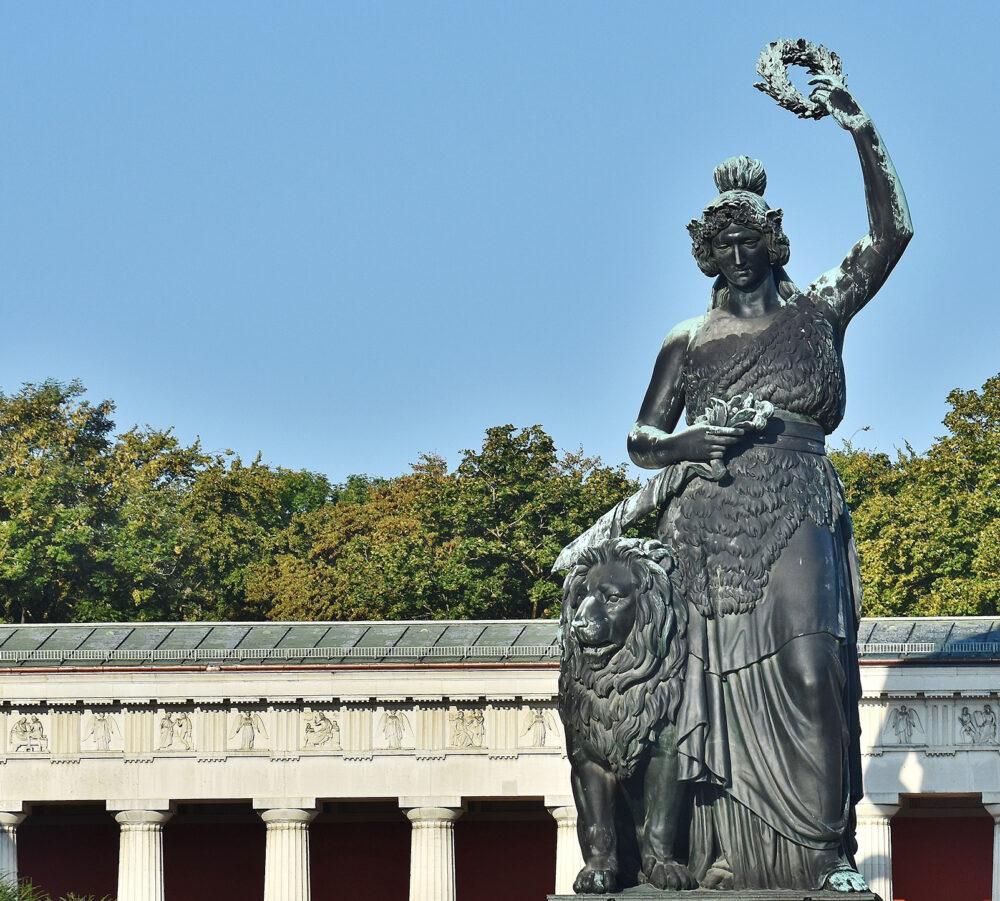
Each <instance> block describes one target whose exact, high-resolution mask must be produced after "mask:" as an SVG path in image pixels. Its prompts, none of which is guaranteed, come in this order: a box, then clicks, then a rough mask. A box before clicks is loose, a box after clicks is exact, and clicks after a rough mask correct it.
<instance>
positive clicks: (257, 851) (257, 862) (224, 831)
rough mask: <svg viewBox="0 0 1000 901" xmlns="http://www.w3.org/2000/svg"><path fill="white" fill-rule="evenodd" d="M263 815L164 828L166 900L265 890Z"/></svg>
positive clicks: (212, 899)
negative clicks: (248, 820)
mask: <svg viewBox="0 0 1000 901" xmlns="http://www.w3.org/2000/svg"><path fill="white" fill-rule="evenodd" d="M264 835H265V826H264V823H263V821H261V822H259V823H252V822H251V823H226V822H219V823H170V822H168V823H167V825H166V826H164V828H163V872H164V888H165V891H166V901H220V899H222V898H232V899H233V901H236V899H238V898H239V899H246V901H252V899H255V898H261V897H263V893H264V841H265V839H264Z"/></svg>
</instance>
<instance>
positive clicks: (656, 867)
mask: <svg viewBox="0 0 1000 901" xmlns="http://www.w3.org/2000/svg"><path fill="white" fill-rule="evenodd" d="M639 879H640V880H641V881H642V882H645V883H648V884H649V885H651V886H653V887H654V888H658V889H666V890H668V891H674V892H680V891H684V890H685V889H695V888H698V880H697V879H695V878H694V874H693V873H692V872H691V871H690V870H689V869H688V868H687V867H686V866H684V864H681V863H677V861H676V860H647V861H646V862H645V864H644V865H643V868H642V873H640V874H639Z"/></svg>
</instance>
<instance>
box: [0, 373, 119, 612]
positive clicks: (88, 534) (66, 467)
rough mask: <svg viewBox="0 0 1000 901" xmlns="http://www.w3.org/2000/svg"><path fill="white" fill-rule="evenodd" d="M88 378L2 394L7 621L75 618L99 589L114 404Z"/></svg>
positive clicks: (2, 575)
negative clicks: (88, 393) (96, 397)
mask: <svg viewBox="0 0 1000 901" xmlns="http://www.w3.org/2000/svg"><path fill="white" fill-rule="evenodd" d="M82 394H83V386H82V385H80V383H79V382H72V383H71V384H69V385H61V384H59V383H57V382H53V381H49V382H43V383H42V384H40V385H34V384H28V385H25V386H24V388H23V390H22V391H20V392H19V393H17V394H13V395H7V394H3V393H0V592H2V600H0V603H2V605H3V618H4V619H5V620H7V621H8V622H9V621H20V622H26V621H28V622H30V621H42V620H58V619H65V618H68V617H69V616H70V614H71V610H72V607H73V605H74V604H75V603H76V602H77V601H79V600H80V599H92V598H94V597H95V596H96V590H97V587H96V586H97V583H98V582H99V580H100V576H101V575H102V574H101V573H100V568H101V562H100V560H99V558H98V557H96V556H95V554H94V553H93V549H94V547H95V546H97V545H99V544H101V543H102V541H103V539H104V528H105V524H106V522H107V518H108V515H107V506H108V502H107V497H106V493H105V486H106V470H107V462H108V459H107V451H108V448H109V446H110V443H111V442H110V433H111V430H112V428H113V426H114V424H113V423H112V421H111V419H110V415H111V412H112V410H113V406H112V404H111V402H110V401H102V402H101V403H98V404H90V403H89V402H87V401H83V400H80V397H81V396H82Z"/></svg>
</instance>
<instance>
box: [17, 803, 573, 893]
mask: <svg viewBox="0 0 1000 901" xmlns="http://www.w3.org/2000/svg"><path fill="white" fill-rule="evenodd" d="M401 800H405V799H401ZM448 800H449V801H451V800H452V799H448ZM454 800H455V806H443V805H442V806H433V805H432V804H431V803H430V802H429V801H422V802H420V803H421V804H422V805H423V806H412V807H411V806H408V804H403V809H404V810H405V812H406V817H407V819H408V820H409V821H410V825H411V830H410V836H411V837H410V901H456V898H455V821H456V820H457V819H458V818H459V817H461V815H462V812H463V810H462V807H461V806H460V803H461V802H460V800H459V799H454ZM299 801H301V799H293V800H289V801H288V802H287V804H282V803H281V802H276V803H275V806H273V807H267V808H263V809H261V808H258V809H257V813H258V814H259V816H260V818H261V819H262V820H263V821H264V823H265V824H266V826H267V834H266V841H265V859H264V901H310V897H311V886H310V875H309V870H310V867H309V824H310V823H311V822H312V821H313V819H315V817H316V815H317V814H318V812H319V810H318V809H317V808H316V807H299V806H295V803H296V802H299ZM548 810H549V812H550V813H551V814H552V816H553V818H554V819H555V820H556V827H557V828H556V872H555V890H556V892H557V893H561V894H571V893H572V891H573V879H574V878H575V876H576V874H577V872H578V871H579V869H580V867H581V866H583V860H582V857H581V855H580V848H579V843H578V842H577V837H576V808H575V807H572V806H570V805H568V804H563V805H561V806H550V807H549V808H548ZM171 815H172V814H171V810H170V805H169V803H167V802H162V804H161V803H160V802H157V803H156V805H155V807H154V806H152V805H151V806H150V807H149V808H137V807H134V808H133V807H130V808H127V809H122V810H117V811H116V812H115V821H116V822H117V823H118V825H119V828H120V837H119V846H118V848H119V850H118V894H117V901H165V899H164V873H163V827H164V825H165V824H166V823H167V822H168V821H169V820H170V817H171ZM25 817H26V814H25V813H21V812H13V811H0V879H5V878H6V879H11V880H16V879H17V875H18V868H17V827H18V826H19V825H20V824H21V823H22V822H23V821H24V819H25Z"/></svg>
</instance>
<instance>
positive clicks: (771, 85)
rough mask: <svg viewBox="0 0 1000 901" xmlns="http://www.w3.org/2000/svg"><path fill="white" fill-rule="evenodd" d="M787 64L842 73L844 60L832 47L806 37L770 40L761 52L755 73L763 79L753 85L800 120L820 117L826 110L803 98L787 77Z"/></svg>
mask: <svg viewBox="0 0 1000 901" xmlns="http://www.w3.org/2000/svg"><path fill="white" fill-rule="evenodd" d="M789 66H802V67H803V68H805V69H806V70H807V71H808V72H809V74H810V75H836V76H838V77H842V76H843V63H841V61H840V57H839V56H837V54H836V53H834V52H833V51H832V50H827V48H826V47H824V46H823V45H822V44H814V43H812V42H811V41H807V40H805V38H799V39H798V40H797V41H790V40H787V39H784V38H783V39H781V40H778V41H772V42H771V43H770V44H768V45H767V46H766V47H765V48H764V49H763V50H761V52H760V58H759V59H758V60H757V74H758V75H759V76H760V77H761V78H763V79H764V80H763V81H758V82H756V83H755V84H754V87H755V88H757V90H758V91H763V92H764V93H765V94H767V95H769V96H770V97H773V98H774V99H775V100H776V101H777V102H778V103H779V104H780V105H781V106H783V107H784V108H785V109H787V110H790V111H791V112H793V113H795V115H796V116H798V117H799V118H801V119H822V118H823V117H824V116H826V115H829V112H828V110H827V109H826V108H825V107H824V106H821V105H820V104H818V103H816V102H815V101H814V100H812V99H811V98H809V97H805V96H803V95H802V93H801V92H800V91H799V89H798V88H797V87H795V85H794V84H792V82H791V80H790V79H789V77H788V67H789Z"/></svg>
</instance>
